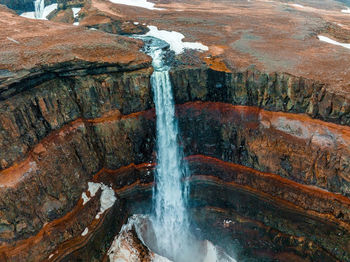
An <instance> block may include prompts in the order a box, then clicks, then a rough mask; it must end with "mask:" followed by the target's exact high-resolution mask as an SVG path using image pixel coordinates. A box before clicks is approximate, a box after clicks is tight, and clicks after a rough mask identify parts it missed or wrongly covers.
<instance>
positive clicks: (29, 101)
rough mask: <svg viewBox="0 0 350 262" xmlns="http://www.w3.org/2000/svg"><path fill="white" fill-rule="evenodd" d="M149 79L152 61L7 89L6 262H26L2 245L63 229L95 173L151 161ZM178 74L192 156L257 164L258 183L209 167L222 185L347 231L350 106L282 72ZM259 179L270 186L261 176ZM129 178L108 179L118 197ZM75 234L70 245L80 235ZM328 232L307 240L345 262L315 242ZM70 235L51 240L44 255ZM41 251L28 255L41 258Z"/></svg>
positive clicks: (0, 198)
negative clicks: (58, 224) (52, 227)
mask: <svg viewBox="0 0 350 262" xmlns="http://www.w3.org/2000/svg"><path fill="white" fill-rule="evenodd" d="M92 65H93V64H92ZM90 66H91V65H90ZM106 70H107V71H106ZM151 73H152V69H151V68H150V67H149V63H144V64H141V65H139V66H137V67H135V66H132V67H118V69H116V68H114V69H113V71H108V69H106V68H105V67H103V70H101V69H100V68H99V67H97V68H94V67H92V66H91V67H88V69H86V68H83V69H79V70H77V69H76V68H74V69H72V70H71V71H69V70H67V68H66V69H65V73H64V74H63V73H60V74H59V75H53V76H52V77H49V78H48V79H45V77H44V78H43V77H42V76H43V75H44V74H40V75H41V76H40V79H39V81H38V83H39V84H37V85H34V84H33V86H28V87H26V88H25V89H22V87H24V86H25V81H24V80H21V81H19V82H16V83H15V85H12V86H8V88H7V89H6V90H7V91H9V92H10V95H3V96H2V98H3V99H2V101H1V102H0V112H1V117H0V136H1V139H0V141H1V145H0V147H1V151H0V152H1V153H0V154H1V155H0V159H1V162H0V163H1V175H0V183H1V187H0V207H1V208H0V214H1V221H0V229H1V230H0V240H1V244H2V245H3V246H4V247H3V251H1V249H0V253H1V252H3V254H5V255H3V256H5V257H6V259H7V260H9V261H21V260H20V259H19V258H18V257H17V258H15V257H13V259H12V258H11V257H12V255H11V254H12V253H11V252H10V251H4V250H5V249H6V247H7V245H13V246H16V245H19V244H20V243H22V242H23V241H24V242H25V241H26V240H28V239H30V238H31V237H36V236H37V235H39V234H40V232H41V230H42V229H43V227H44V225H45V224H47V223H49V224H50V223H55V221H59V220H60V219H61V218H63V217H65V216H67V215H68V214H69V212H70V211H71V210H73V209H74V208H75V207H76V206H77V205H79V204H78V203H79V201H81V200H80V199H81V194H82V192H83V191H84V190H86V188H87V182H88V181H90V180H92V179H94V175H95V174H98V173H99V172H101V170H104V169H110V170H112V171H113V170H117V169H120V168H123V167H125V166H128V165H130V164H133V163H134V164H141V163H151V162H154V159H155V153H154V140H155V137H154V136H155V113H154V109H153V107H154V105H153V102H152V91H151V87H150V75H151ZM171 76H172V82H173V84H174V90H175V99H176V103H177V104H178V106H177V112H178V117H179V124H180V129H181V131H182V133H181V135H182V144H183V147H184V149H185V152H186V154H187V155H195V154H200V155H203V156H210V157H214V158H216V159H217V160H221V161H224V163H226V164H227V165H231V164H238V165H240V166H241V169H240V170H245V168H247V167H249V168H252V169H253V170H254V172H255V174H256V178H255V179H247V178H245V177H246V176H248V177H249V176H251V175H247V174H248V173H249V172H248V173H246V171H244V172H243V171H240V172H243V175H242V176H237V177H236V175H235V173H232V172H231V171H229V170H227V169H223V170H222V171H220V172H221V173H220V172H219V171H213V170H211V169H210V166H209V167H206V170H211V174H210V175H214V177H216V178H220V179H223V180H225V179H228V181H226V182H229V183H238V184H239V183H243V185H241V186H245V187H249V188H252V190H253V189H254V190H253V193H252V194H253V195H254V194H255V195H258V194H267V195H268V196H269V198H271V199H278V201H277V202H278V204H281V203H282V202H283V201H286V202H287V203H289V204H293V205H294V206H293V207H292V209H293V210H299V211H298V212H300V213H301V214H305V215H312V216H314V217H317V218H320V219H323V221H324V220H327V219H328V220H330V221H332V223H335V224H338V226H339V227H341V228H342V229H341V230H342V232H348V227H349V224H350V223H349V219H350V218H349V216H350V213H349V210H350V209H349V208H348V204H347V201H348V198H347V197H348V196H349V193H350V189H349V177H348V170H349V165H348V159H349V154H350V152H349V147H348V143H349V141H350V140H349V135H350V129H349V127H347V126H341V125H339V124H347V121H348V120H347V119H348V117H347V114H346V113H344V114H342V112H343V111H342V110H345V111H344V112H346V110H347V109H345V107H344V105H345V104H346V103H345V102H341V101H343V100H341V99H338V98H336V97H334V96H332V95H330V94H328V93H327V92H326V91H325V89H324V88H323V85H321V84H317V83H313V82H312V81H311V80H306V79H298V78H295V77H292V76H289V75H285V74H281V75H279V74H276V75H275V76H266V75H260V74H257V73H256V72H255V73H252V72H244V73H222V72H217V71H212V70H210V69H207V68H204V67H199V68H182V67H180V68H175V69H173V71H172V73H171ZM274 77H275V78H274ZM35 83H37V82H35ZM13 90H16V91H15V92H12V91H13ZM322 92H323V93H324V95H323V96H322V98H321V97H319V95H320V93H322ZM2 94H4V93H2ZM327 97H330V98H329V99H330V100H328V98H327ZM282 98H283V99H282ZM335 99H338V100H337V101H340V102H339V103H338V104H337V103H335V101H336V100H335ZM342 99H345V98H342ZM193 101H194V102H193ZM208 101H212V102H208ZM256 101H258V102H256ZM316 101H318V102H319V103H318V104H319V105H318V106H316V105H317V103H316ZM325 101H331V102H329V103H330V104H331V111H329V110H328V109H327V110H328V111H327V110H326V108H327V106H325V105H326V104H327V102H325ZM186 102H187V103H186ZM183 103H185V104H184V105H180V104H183ZM238 105H239V106H238ZM242 105H244V106H242ZM257 106H259V107H257ZM262 108H264V109H267V110H271V111H266V110H262ZM315 108H317V109H315ZM274 111H284V112H285V113H282V112H274ZM295 113H306V114H308V115H309V116H306V115H300V114H295ZM337 117H340V120H339V121H338V120H337ZM315 118H316V119H315ZM317 118H319V119H322V121H321V120H319V119H317ZM325 120H327V121H330V122H334V123H328V122H326V121H325ZM337 122H338V123H337ZM214 164H215V163H213V164H212V166H214ZM191 168H192V169H193V170H196V169H195V166H192V167H191ZM201 170H203V168H201ZM112 171H111V172H112ZM230 172H231V173H230ZM252 172H253V171H252ZM254 172H253V173H254ZM259 172H260V173H259ZM261 172H264V174H265V173H266V174H267V175H266V176H267V177H269V176H273V180H271V181H268V180H266V178H265V175H263V173H261ZM220 174H222V175H223V177H220ZM249 174H250V173H249ZM109 175H110V173H108V172H107V177H108V176H109ZM201 175H202V174H201ZM133 176H135V175H134V173H129V174H126V175H125V176H122V177H120V179H119V180H117V181H114V182H113V181H112V182H111V181H109V182H111V183H112V184H113V185H114V188H115V190H118V188H124V187H130V188H129V189H128V190H131V188H134V187H135V188H134V189H132V190H136V191H137V190H138V189H137V188H138V186H137V183H138V182H135V180H133ZM136 177H138V176H136ZM279 178H281V179H282V178H283V179H285V180H283V181H284V182H283V181H282V180H279ZM106 179H107V178H105V180H106ZM148 179H151V180H152V177H151V176H149V177H148V178H147V179H145V181H147V182H148V183H150V181H149V180H148ZM235 179H236V180H235ZM107 180H108V179H107ZM226 182H225V183H226ZM135 183H136V184H135ZM311 186H315V190H316V189H317V190H316V191H315V190H314V191H312V190H313V189H312V187H311ZM300 188H301V189H300ZM322 189H326V190H328V191H330V192H327V191H322ZM139 190H141V191H142V190H143V189H142V188H141V189H139ZM308 190H311V192H312V193H310V192H309V191H308ZM307 192H308V193H307ZM316 192H317V194H316ZM322 192H323V193H322ZM331 192H334V193H336V194H334V193H331ZM338 194H342V195H343V196H339V195H338ZM339 197H340V198H339ZM280 200H283V201H282V202H279V201H280ZM283 203H285V202H283ZM28 207H30V208H29V209H28ZM239 212H242V211H239ZM309 212H311V213H309ZM247 216H248V217H250V218H253V215H249V214H248V215H247ZM266 219H267V218H266V217H256V216H255V217H254V220H257V221H259V223H263V224H264V225H265V226H269V227H272V228H277V229H278V230H279V231H281V232H285V233H288V234H290V235H292V236H298V237H304V236H305V234H306V233H305V232H308V231H305V230H301V231H297V230H294V229H293V230H292V229H291V227H292V226H290V227H288V228H283V227H282V228H281V227H279V224H278V221H277V220H276V221H274V222H271V221H266ZM344 228H345V229H344ZM80 229H81V227H79V230H80ZM79 230H76V231H74V232H75V233H74V234H72V235H71V236H70V238H74V237H77V235H79V232H80V231H79ZM345 235H346V233H345ZM324 236H325V234H321V235H319V236H317V238H315V239H312V241H315V242H316V243H317V245H319V246H321V247H322V248H326V249H327V252H330V253H332V256H335V257H338V258H347V257H348V254H349V250H347V247H346V245H345V247H344V248H343V249H342V250H341V253H337V252H334V251H332V250H333V249H334V248H335V246H337V245H338V244H339V245H343V244H341V243H340V242H339V243H338V242H337V241H336V240H334V239H333V238H332V240H331V242H332V243H335V246H332V245H327V244H326V242H323V241H321V240H320V239H322V237H324ZM332 237H333V236H332ZM70 238H69V237H67V238H64V239H61V240H59V239H56V240H55V241H54V244H53V245H52V246H51V247H50V249H48V250H47V251H45V252H46V253H43V254H42V257H44V256H46V255H49V252H51V251H52V249H54V248H55V247H57V246H58V245H60V244H62V242H61V241H68V240H69V239H70ZM327 239H328V241H329V238H327ZM21 241H22V242H21ZM84 241H85V240H84ZM41 243H43V242H41ZM84 243H85V242H84ZM43 245H45V244H43ZM33 250H37V249H35V248H34V247H33ZM39 250H41V249H39ZM35 252H37V253H35ZM35 252H34V251H33V252H32V253H31V254H32V255H33V259H34V260H35V257H36V256H37V255H35V254H38V251H35ZM339 252H340V251H339ZM78 253H79V252H78ZM78 253H77V254H78Z"/></svg>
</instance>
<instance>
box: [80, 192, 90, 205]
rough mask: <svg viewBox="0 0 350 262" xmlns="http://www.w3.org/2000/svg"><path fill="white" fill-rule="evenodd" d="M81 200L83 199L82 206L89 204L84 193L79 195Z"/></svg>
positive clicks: (88, 199) (88, 198)
mask: <svg viewBox="0 0 350 262" xmlns="http://www.w3.org/2000/svg"><path fill="white" fill-rule="evenodd" d="M81 198H82V199H83V206H84V205H85V204H86V203H87V202H89V201H90V199H91V198H90V197H88V196H87V195H86V193H85V192H83V193H82V194H81Z"/></svg>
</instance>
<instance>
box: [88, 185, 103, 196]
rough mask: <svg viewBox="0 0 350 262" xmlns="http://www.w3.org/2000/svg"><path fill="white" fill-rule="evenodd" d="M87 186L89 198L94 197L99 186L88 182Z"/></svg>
mask: <svg viewBox="0 0 350 262" xmlns="http://www.w3.org/2000/svg"><path fill="white" fill-rule="evenodd" d="M88 186H89V188H88V190H89V192H90V196H91V197H94V196H95V195H96V193H97V191H98V190H99V189H100V187H101V184H100V183H94V182H89V183H88Z"/></svg>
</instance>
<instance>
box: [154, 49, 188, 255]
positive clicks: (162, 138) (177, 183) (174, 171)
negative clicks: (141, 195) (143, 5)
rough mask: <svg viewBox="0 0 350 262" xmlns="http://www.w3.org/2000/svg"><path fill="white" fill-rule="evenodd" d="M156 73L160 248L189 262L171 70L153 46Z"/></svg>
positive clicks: (184, 187) (156, 217)
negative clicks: (186, 257)
mask: <svg viewBox="0 0 350 262" xmlns="http://www.w3.org/2000/svg"><path fill="white" fill-rule="evenodd" d="M150 55H151V56H152V58H153V67H154V70H155V71H154V73H153V74H152V77H151V83H152V88H153V93H154V103H155V107H156V115H157V168H156V178H155V180H156V188H155V189H154V193H153V206H154V211H155V214H154V218H153V224H154V231H155V235H156V241H157V249H158V252H159V253H160V254H161V255H166V256H167V257H169V258H170V259H171V260H173V261H185V260H184V259H185V256H186V255H187V254H186V250H188V249H189V246H188V245H189V235H190V234H189V222H188V217H187V212H186V200H187V185H186V183H183V178H184V177H185V176H186V175H187V174H186V173H187V172H186V170H187V168H186V166H185V164H184V163H183V157H182V156H183V154H182V150H181V148H180V147H179V146H178V141H177V139H178V125H177V121H176V118H175V106H174V98H173V94H172V87H171V82H170V77H169V68H168V66H166V65H164V64H163V55H164V51H163V50H162V49H161V48H160V47H151V52H150Z"/></svg>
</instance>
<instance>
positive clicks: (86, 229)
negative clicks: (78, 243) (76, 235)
mask: <svg viewBox="0 0 350 262" xmlns="http://www.w3.org/2000/svg"><path fill="white" fill-rule="evenodd" d="M87 233H89V229H88V228H87V227H86V228H85V229H84V231H83V233H81V236H83V237H84V236H86V235H87Z"/></svg>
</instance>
